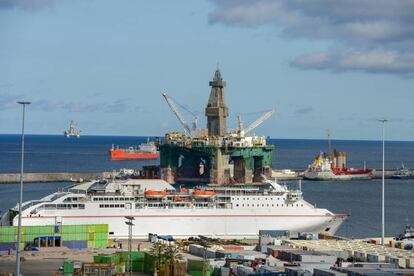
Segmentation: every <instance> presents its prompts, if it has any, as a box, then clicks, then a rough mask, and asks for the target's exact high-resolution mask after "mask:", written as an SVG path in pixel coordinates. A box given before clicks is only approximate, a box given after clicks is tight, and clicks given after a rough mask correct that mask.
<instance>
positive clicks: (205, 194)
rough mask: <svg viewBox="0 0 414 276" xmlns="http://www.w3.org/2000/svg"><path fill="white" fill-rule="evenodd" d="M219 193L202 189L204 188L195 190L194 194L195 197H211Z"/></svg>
mask: <svg viewBox="0 0 414 276" xmlns="http://www.w3.org/2000/svg"><path fill="white" fill-rule="evenodd" d="M216 194H217V193H216V192H213V191H202V190H195V191H194V192H193V196H194V197H195V198H210V197H212V196H215V195H216Z"/></svg>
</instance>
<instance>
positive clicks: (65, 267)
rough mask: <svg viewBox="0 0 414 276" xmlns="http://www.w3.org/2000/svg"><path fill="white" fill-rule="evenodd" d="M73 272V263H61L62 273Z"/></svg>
mask: <svg viewBox="0 0 414 276" xmlns="http://www.w3.org/2000/svg"><path fill="white" fill-rule="evenodd" d="M72 272H73V262H72V261H64V262H63V273H72Z"/></svg>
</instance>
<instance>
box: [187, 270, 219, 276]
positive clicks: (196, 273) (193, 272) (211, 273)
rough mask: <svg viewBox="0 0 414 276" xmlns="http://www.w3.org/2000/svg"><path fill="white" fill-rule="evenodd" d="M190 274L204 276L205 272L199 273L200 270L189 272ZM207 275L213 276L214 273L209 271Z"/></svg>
mask: <svg viewBox="0 0 414 276" xmlns="http://www.w3.org/2000/svg"><path fill="white" fill-rule="evenodd" d="M188 274H190V275H191V276H204V275H203V271H198V270H191V271H189V272H188ZM205 275H206V276H211V275H213V272H212V271H210V270H208V271H206V273H205Z"/></svg>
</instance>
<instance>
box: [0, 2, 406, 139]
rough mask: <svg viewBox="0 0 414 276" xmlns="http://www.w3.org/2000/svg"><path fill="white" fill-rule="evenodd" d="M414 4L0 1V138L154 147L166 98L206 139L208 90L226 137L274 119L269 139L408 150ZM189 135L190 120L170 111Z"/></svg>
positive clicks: (171, 123)
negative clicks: (220, 105) (64, 138)
mask: <svg viewBox="0 0 414 276" xmlns="http://www.w3.org/2000/svg"><path fill="white" fill-rule="evenodd" d="M413 23H414V2H413V1H405V0H389V1H385V0H338V1H322V0H309V1H304V0H240V1H236V0H206V1H203V0H201V1H191V0H179V1H158V0H153V1H137V0H117V1H116V0H0V134H6V133H19V132H20V127H21V113H22V112H21V106H18V105H17V104H16V101H19V100H28V101H31V102H32V104H31V105H30V106H28V107H27V117H26V133H31V134H59V135H60V134H62V132H63V131H64V130H65V129H66V128H67V127H68V124H69V122H70V120H74V121H76V122H77V123H78V127H79V129H81V130H82V133H83V134H84V135H131V136H146V135H151V136H152V135H155V136H161V135H163V134H164V133H166V132H168V131H180V130H181V127H180V124H179V123H178V121H177V119H176V118H175V116H174V114H173V113H172V112H171V110H170V109H169V107H168V106H167V104H166V103H165V101H164V99H163V98H162V96H161V93H162V92H166V93H168V94H169V95H170V96H171V97H173V98H174V100H175V101H176V102H177V103H179V104H180V105H182V106H185V107H186V108H187V109H188V110H191V111H193V112H194V113H196V114H197V115H198V116H199V117H200V119H199V122H200V125H201V127H205V124H206V121H205V118H204V108H205V106H206V103H207V100H208V96H209V93H210V87H209V85H208V84H209V81H210V80H212V78H213V76H214V71H215V69H216V66H217V64H218V63H219V66H220V70H221V74H222V77H223V79H224V80H226V82H227V86H226V88H225V96H226V102H227V105H228V107H229V110H230V111H229V112H230V116H229V118H228V127H229V128H232V129H234V128H236V127H237V114H241V115H242V117H243V120H244V124H245V126H247V125H248V124H249V123H251V122H253V121H254V120H255V119H256V118H258V117H259V116H260V115H261V113H264V112H265V111H268V110H270V109H272V108H276V113H275V115H274V116H273V117H272V118H270V119H269V120H268V121H266V122H265V123H264V124H262V125H261V126H260V127H258V128H257V129H256V130H255V132H256V134H260V135H266V136H271V137H273V138H292V139H318V138H319V139H324V138H326V131H327V129H330V130H331V132H332V137H333V138H334V139H353V140H379V139H381V124H380V123H379V122H378V121H377V120H378V119H379V118H387V119H389V122H388V123H387V124H386V137H387V139H390V140H408V141H412V140H414V127H413V125H414V113H413V103H414V91H413V87H414V86H413V84H414V52H413V49H414V24H413ZM180 112H181V113H182V115H183V116H184V117H185V118H186V120H187V121H191V120H192V115H191V114H190V113H188V112H186V111H185V110H184V109H181V108H180Z"/></svg>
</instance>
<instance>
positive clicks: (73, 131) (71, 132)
mask: <svg viewBox="0 0 414 276" xmlns="http://www.w3.org/2000/svg"><path fill="white" fill-rule="evenodd" d="M80 133H81V131H80V130H78V129H76V123H75V122H74V121H70V124H69V129H68V130H65V131H64V132H63V135H65V137H66V138H70V137H72V136H74V137H76V138H80Z"/></svg>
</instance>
